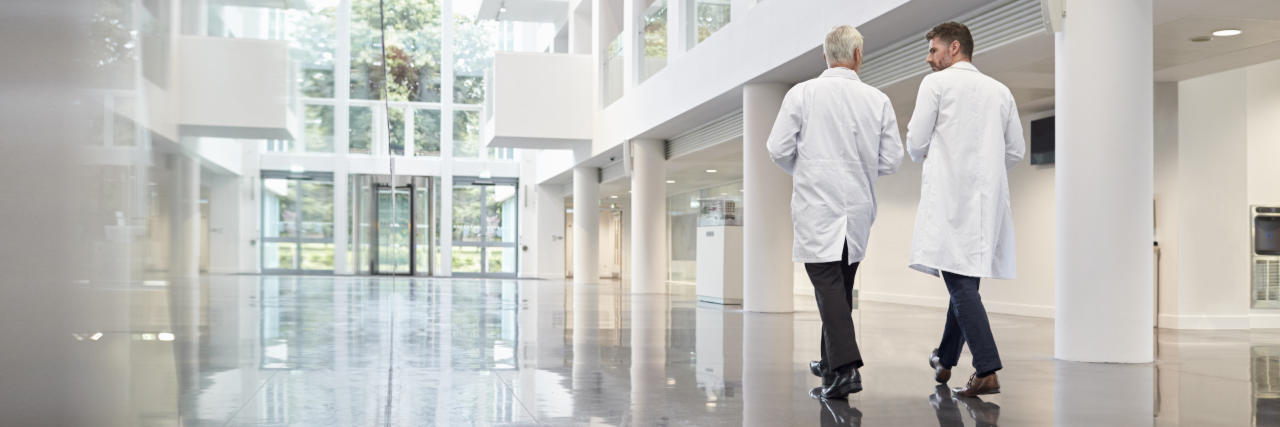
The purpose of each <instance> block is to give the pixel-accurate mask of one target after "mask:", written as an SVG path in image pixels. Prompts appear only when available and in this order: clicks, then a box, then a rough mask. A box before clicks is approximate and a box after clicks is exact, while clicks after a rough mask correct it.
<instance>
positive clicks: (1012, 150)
mask: <svg viewBox="0 0 1280 427" xmlns="http://www.w3.org/2000/svg"><path fill="white" fill-rule="evenodd" d="M1006 105H1008V109H1009V114H1006V115H1005V117H1006V119H1005V124H1004V166H1005V168H1006V169H1008V168H1011V167H1013V165H1015V164H1018V162H1020V161H1022V157H1023V156H1025V155H1026V152H1027V143H1026V141H1025V140H1023V138H1022V119H1021V118H1020V117H1018V106H1017V104H1016V103H1014V101H1013V97H1012V96H1010V97H1009V101H1008V102H1007V103H1006Z"/></svg>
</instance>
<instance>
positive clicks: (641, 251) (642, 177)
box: [630, 139, 667, 294]
mask: <svg viewBox="0 0 1280 427" xmlns="http://www.w3.org/2000/svg"><path fill="white" fill-rule="evenodd" d="M630 144H631V156H632V162H631V224H632V225H631V292H632V293H636V294H649V293H666V291H667V287H666V276H667V275H666V272H667V269H666V266H667V263H666V251H665V250H664V249H665V244H666V242H667V239H666V238H665V236H664V234H665V233H666V218H667V197H666V193H667V192H666V188H665V187H666V179H665V178H666V171H665V170H664V167H665V166H664V163H665V162H666V155H665V154H664V149H665V147H664V144H663V142H662V140H660V139H641V140H635V141H631V142H630Z"/></svg>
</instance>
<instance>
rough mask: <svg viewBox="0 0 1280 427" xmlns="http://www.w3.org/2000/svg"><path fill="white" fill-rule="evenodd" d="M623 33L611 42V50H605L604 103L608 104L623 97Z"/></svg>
mask: <svg viewBox="0 0 1280 427" xmlns="http://www.w3.org/2000/svg"><path fill="white" fill-rule="evenodd" d="M623 66H624V65H623V60H622V33H618V35H617V36H616V37H614V38H613V41H612V42H609V50H608V51H606V52H605V59H604V70H603V74H604V100H603V101H604V105H606V106H608V105H609V104H612V103H613V101H617V100H618V98H621V97H622V86H623V85H622V77H623V74H622V67H623Z"/></svg>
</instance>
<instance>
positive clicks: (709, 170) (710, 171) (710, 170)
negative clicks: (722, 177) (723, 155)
mask: <svg viewBox="0 0 1280 427" xmlns="http://www.w3.org/2000/svg"><path fill="white" fill-rule="evenodd" d="M716 172H719V171H718V170H715V169H707V173H716Z"/></svg>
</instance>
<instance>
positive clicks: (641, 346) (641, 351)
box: [630, 295, 694, 426]
mask: <svg viewBox="0 0 1280 427" xmlns="http://www.w3.org/2000/svg"><path fill="white" fill-rule="evenodd" d="M667 307H668V303H667V297H666V296H665V295H645V296H636V297H633V298H632V299H631V413H632V419H631V423H630V424H632V425H638V426H642V425H659V424H664V423H663V421H664V419H667V417H668V414H669V413H668V412H667V411H668V407H667V406H666V405H663V403H664V402H663V401H664V400H665V396H666V395H667V393H666V390H665V389H666V388H667V387H668V385H667V369H666V366H667ZM693 386H694V385H693V384H685V385H684V387H686V388H692V387H693Z"/></svg>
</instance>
